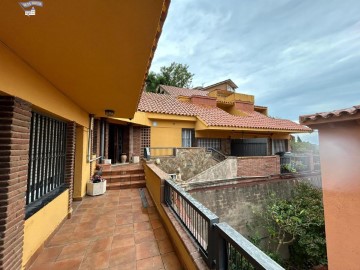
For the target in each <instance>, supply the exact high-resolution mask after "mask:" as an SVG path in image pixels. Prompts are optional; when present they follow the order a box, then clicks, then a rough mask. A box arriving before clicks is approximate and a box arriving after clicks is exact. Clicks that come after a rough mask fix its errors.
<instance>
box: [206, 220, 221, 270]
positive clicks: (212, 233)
mask: <svg viewBox="0 0 360 270" xmlns="http://www.w3.org/2000/svg"><path fill="white" fill-rule="evenodd" d="M217 223H219V218H215V219H211V220H209V225H208V226H209V227H208V247H207V251H208V265H209V267H210V269H213V268H214V266H215V265H216V260H217V258H216V250H217V239H216V238H217V235H216V228H215V224H217Z"/></svg>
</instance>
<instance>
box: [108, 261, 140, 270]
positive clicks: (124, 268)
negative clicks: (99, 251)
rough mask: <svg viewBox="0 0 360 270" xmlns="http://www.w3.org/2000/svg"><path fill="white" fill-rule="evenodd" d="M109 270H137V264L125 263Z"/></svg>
mask: <svg viewBox="0 0 360 270" xmlns="http://www.w3.org/2000/svg"><path fill="white" fill-rule="evenodd" d="M108 269H109V270H135V269H136V262H135V261H133V262H128V263H123V264H119V265H115V266H111V267H109V268H108Z"/></svg>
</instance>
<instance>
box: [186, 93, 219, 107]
mask: <svg viewBox="0 0 360 270" xmlns="http://www.w3.org/2000/svg"><path fill="white" fill-rule="evenodd" d="M191 103H193V104H199V105H207V106H212V107H216V98H211V97H204V96H192V97H191Z"/></svg>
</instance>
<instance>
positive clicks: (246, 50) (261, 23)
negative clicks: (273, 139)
mask: <svg viewBox="0 0 360 270" xmlns="http://www.w3.org/2000/svg"><path fill="white" fill-rule="evenodd" d="M174 61H175V62H179V63H183V64H188V65H189V66H190V71H191V72H192V73H194V74H195V76H194V80H193V85H194V86H197V85H209V84H212V83H215V82H218V81H221V80H224V79H227V78H231V79H232V80H233V81H234V82H235V83H236V84H237V85H238V86H239V89H238V92H243V93H248V94H253V95H255V100H256V103H257V104H259V105H264V106H268V107H269V112H270V114H271V115H272V116H275V117H281V118H287V119H298V116H299V115H302V114H311V113H316V112H320V111H330V110H334V109H341V108H346V107H350V106H353V105H356V104H360V76H359V74H360V4H359V2H358V0H347V1H339V0H337V1H335V0H317V1H313V0H302V1H297V0H277V1H266V0H243V1H238V0H227V1H222V0H212V1H208V0H197V1H190V0H172V2H171V5H170V11H169V14H168V17H167V20H166V22H165V26H164V29H163V34H162V36H161V38H160V41H159V45H158V48H157V51H156V53H155V58H154V60H153V64H152V67H151V69H152V70H154V71H159V69H160V67H161V66H164V65H169V64H170V63H171V62H174Z"/></svg>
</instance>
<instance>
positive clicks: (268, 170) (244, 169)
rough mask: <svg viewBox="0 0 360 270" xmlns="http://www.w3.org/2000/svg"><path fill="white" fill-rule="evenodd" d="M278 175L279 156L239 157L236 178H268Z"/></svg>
mask: <svg viewBox="0 0 360 270" xmlns="http://www.w3.org/2000/svg"><path fill="white" fill-rule="evenodd" d="M279 173H280V157H279V156H259V157H239V158H238V168H237V176H238V177H245V176H269V175H277V174H279Z"/></svg>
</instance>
